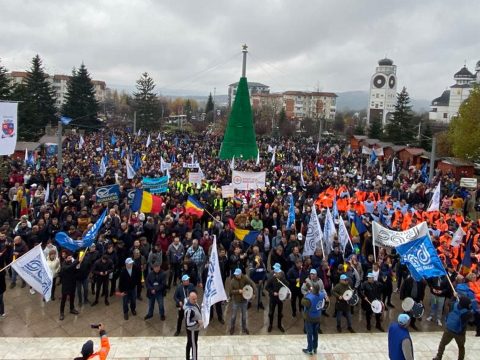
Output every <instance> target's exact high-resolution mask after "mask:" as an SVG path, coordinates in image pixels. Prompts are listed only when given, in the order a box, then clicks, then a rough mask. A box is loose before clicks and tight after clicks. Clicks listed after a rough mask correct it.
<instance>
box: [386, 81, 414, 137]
mask: <svg viewBox="0 0 480 360" xmlns="http://www.w3.org/2000/svg"><path fill="white" fill-rule="evenodd" d="M412 120H413V114H412V107H411V106H410V97H409V95H408V92H407V89H406V88H405V87H404V88H403V89H402V91H401V92H400V93H398V94H397V104H396V105H395V111H394V113H393V119H392V120H390V121H389V122H388V123H387V126H386V130H387V136H388V139H389V140H390V141H393V142H394V143H402V144H406V143H408V142H411V141H412V140H413V139H414V137H415V134H414V133H415V129H414V128H413V126H412Z"/></svg>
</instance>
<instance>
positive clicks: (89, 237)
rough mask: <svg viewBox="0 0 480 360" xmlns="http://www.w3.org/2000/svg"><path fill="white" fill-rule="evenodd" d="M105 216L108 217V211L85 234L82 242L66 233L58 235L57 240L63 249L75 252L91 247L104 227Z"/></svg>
mask: <svg viewBox="0 0 480 360" xmlns="http://www.w3.org/2000/svg"><path fill="white" fill-rule="evenodd" d="M105 216H107V209H105V211H104V212H103V214H102V215H101V216H100V217H99V218H98V220H97V222H96V223H95V224H93V226H92V227H91V228H90V229H89V230H88V231H87V232H86V233H85V236H84V237H83V238H82V239H81V240H74V239H72V238H71V237H70V236H68V234H66V233H64V232H59V233H57V234H56V235H55V240H56V241H57V243H58V245H60V246H61V247H63V248H65V249H68V250H70V251H74V252H75V251H77V250H80V249H82V248H87V247H90V246H91V245H92V244H93V241H94V240H95V238H96V237H97V235H98V232H99V231H100V228H101V227H102V225H103V221H104V220H105Z"/></svg>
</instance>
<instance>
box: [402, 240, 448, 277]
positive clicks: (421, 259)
mask: <svg viewBox="0 0 480 360" xmlns="http://www.w3.org/2000/svg"><path fill="white" fill-rule="evenodd" d="M396 249H397V252H398V254H399V255H400V261H401V262H402V263H403V264H406V265H407V267H408V270H410V273H411V274H412V277H413V278H414V279H415V281H420V280H422V279H423V278H427V279H428V278H431V277H436V276H443V275H446V274H447V273H446V271H445V268H444V267H443V264H442V261H441V260H440V258H439V257H438V254H437V250H436V249H435V247H434V246H433V244H432V241H431V240H430V237H429V236H428V235H425V236H422V237H420V238H418V239H416V240H412V241H409V242H407V243H404V244H402V245H399V246H397V247H396Z"/></svg>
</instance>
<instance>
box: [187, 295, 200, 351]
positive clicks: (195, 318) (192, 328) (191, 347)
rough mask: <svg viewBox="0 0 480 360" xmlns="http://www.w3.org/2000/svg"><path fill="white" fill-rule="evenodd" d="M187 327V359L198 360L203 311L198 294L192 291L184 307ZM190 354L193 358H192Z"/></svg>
mask: <svg viewBox="0 0 480 360" xmlns="http://www.w3.org/2000/svg"><path fill="white" fill-rule="evenodd" d="M184 310H185V327H186V328H187V346H186V358H187V359H192V360H198V333H199V332H200V329H201V327H202V326H203V320H202V311H201V310H200V306H198V304H197V292H196V291H195V290H193V291H191V292H190V294H189V295H188V301H187V303H186V304H185V307H184ZM190 353H191V354H192V357H190Z"/></svg>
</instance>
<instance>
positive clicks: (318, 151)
mask: <svg viewBox="0 0 480 360" xmlns="http://www.w3.org/2000/svg"><path fill="white" fill-rule="evenodd" d="M315 153H316V154H320V141H319V142H317V149H316V150H315Z"/></svg>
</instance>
